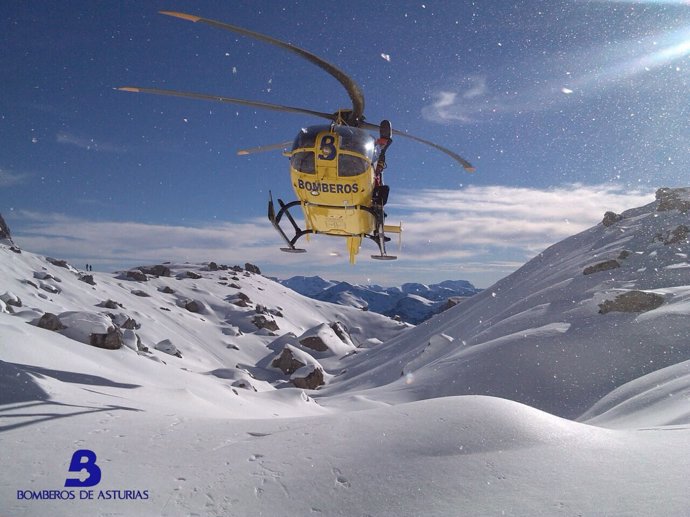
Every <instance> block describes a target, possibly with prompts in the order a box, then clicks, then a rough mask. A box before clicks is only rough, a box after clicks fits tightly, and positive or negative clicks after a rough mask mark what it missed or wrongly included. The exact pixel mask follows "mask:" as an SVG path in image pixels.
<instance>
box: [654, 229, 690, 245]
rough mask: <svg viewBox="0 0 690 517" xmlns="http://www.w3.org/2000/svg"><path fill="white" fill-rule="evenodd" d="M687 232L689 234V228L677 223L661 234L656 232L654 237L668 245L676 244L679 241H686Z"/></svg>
mask: <svg viewBox="0 0 690 517" xmlns="http://www.w3.org/2000/svg"><path fill="white" fill-rule="evenodd" d="M688 234H690V228H688V227H687V226H685V225H684V224H679V225H678V226H676V227H675V228H673V229H672V230H668V231H667V232H665V233H663V234H658V235H657V236H656V239H657V240H659V241H661V242H663V243H664V244H666V245H667V246H668V245H671V244H678V243H680V242H687V241H688Z"/></svg>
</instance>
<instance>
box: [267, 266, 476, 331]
mask: <svg viewBox="0 0 690 517" xmlns="http://www.w3.org/2000/svg"><path fill="white" fill-rule="evenodd" d="M280 283H281V284H283V285H285V286H287V287H289V288H290V289H293V290H294V291H297V292H298V293H300V294H303V295H305V296H309V297H310V298H314V299H315V300H322V301H327V302H331V303H337V304H339V305H349V306H352V307H358V308H362V309H367V310H370V311H372V312H377V313H379V314H383V315H385V316H390V317H397V318H400V319H401V320H402V321H406V322H408V323H412V324H415V325H416V324H418V323H421V322H422V321H425V320H427V319H429V318H431V317H432V316H433V315H434V314H437V313H439V312H441V311H443V310H445V309H446V308H448V307H449V306H452V305H454V304H456V303H458V302H460V301H462V300H464V299H465V298H469V297H470V296H473V295H474V294H476V293H478V292H480V291H481V289H477V288H476V287H474V286H473V285H472V284H471V283H470V282H468V281H467V280H445V281H443V282H441V283H438V284H431V285H425V284H419V283H406V284H403V285H402V286H400V287H382V286H380V285H375V284H371V285H358V284H350V283H348V282H337V281H334V280H324V279H323V278H321V277H318V276H312V277H305V276H294V277H291V278H288V279H286V280H280Z"/></svg>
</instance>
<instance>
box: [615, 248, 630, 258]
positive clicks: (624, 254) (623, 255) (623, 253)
mask: <svg viewBox="0 0 690 517" xmlns="http://www.w3.org/2000/svg"><path fill="white" fill-rule="evenodd" d="M630 253H631V252H630V251H628V250H623V251H621V252H620V253H619V254H618V260H625V259H627V258H628V257H629V256H630Z"/></svg>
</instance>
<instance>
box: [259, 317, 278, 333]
mask: <svg viewBox="0 0 690 517" xmlns="http://www.w3.org/2000/svg"><path fill="white" fill-rule="evenodd" d="M252 323H253V324H254V325H255V326H256V328H259V329H266V330H268V331H271V332H276V331H277V330H280V327H279V326H278V323H276V321H275V320H274V319H270V318H267V317H266V316H264V315H263V314H257V315H256V316H254V318H252Z"/></svg>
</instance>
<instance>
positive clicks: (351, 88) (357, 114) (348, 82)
mask: <svg viewBox="0 0 690 517" xmlns="http://www.w3.org/2000/svg"><path fill="white" fill-rule="evenodd" d="M159 13H160V14H165V15H167V16H172V17H174V18H181V19H182V20H189V21H191V22H194V23H197V22H200V23H205V24H207V25H211V26H212V27H216V28H218V29H222V30H226V31H231V32H237V33H238V34H243V35H244V36H249V37H250V38H254V39H258V40H260V41H264V42H266V43H269V44H271V45H275V46H277V47H280V48H284V49H285V50H287V51H289V52H292V53H294V54H297V55H298V56H301V57H303V58H304V59H306V60H307V61H309V62H310V63H313V64H315V65H316V66H318V67H319V68H321V69H322V70H325V71H326V72H328V73H329V74H330V75H331V76H333V77H334V78H335V79H337V80H338V82H339V83H340V84H342V85H343V87H344V88H345V90H347V94H348V95H349V96H350V100H352V112H351V114H350V117H348V118H349V120H347V122H348V124H349V125H351V126H359V124H360V122H361V121H362V120H364V117H363V116H362V115H363V114H364V94H363V93H362V90H361V89H360V88H359V86H358V85H357V83H355V82H354V81H353V80H352V79H351V78H350V77H349V76H348V75H347V74H346V73H345V72H343V71H342V70H340V69H339V68H337V67H335V66H333V65H332V64H330V63H329V62H328V61H325V60H323V59H321V58H320V57H318V56H316V55H314V54H312V53H311V52H309V51H307V50H304V49H302V48H299V47H297V46H295V45H293V44H292V43H287V42H285V41H281V40H279V39H276V38H272V37H271V36H267V35H265V34H261V33H259V32H254V31H250V30H248V29H244V28H242V27H238V26H237V25H231V24H229V23H224V22H219V21H217V20H211V19H209V18H202V17H200V16H194V15H192V14H186V13H179V12H176V11H159Z"/></svg>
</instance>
